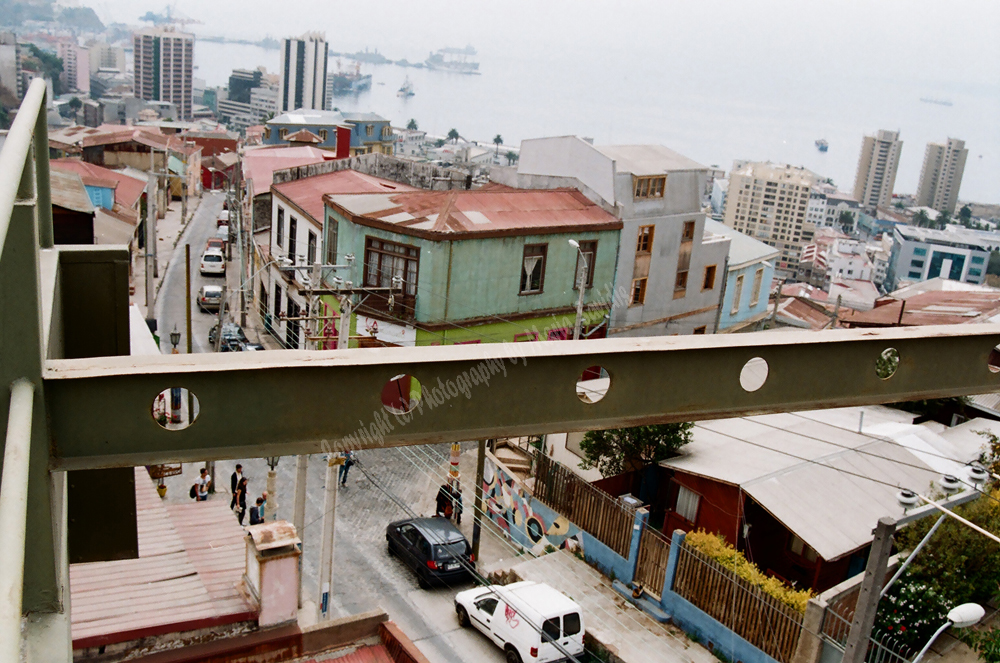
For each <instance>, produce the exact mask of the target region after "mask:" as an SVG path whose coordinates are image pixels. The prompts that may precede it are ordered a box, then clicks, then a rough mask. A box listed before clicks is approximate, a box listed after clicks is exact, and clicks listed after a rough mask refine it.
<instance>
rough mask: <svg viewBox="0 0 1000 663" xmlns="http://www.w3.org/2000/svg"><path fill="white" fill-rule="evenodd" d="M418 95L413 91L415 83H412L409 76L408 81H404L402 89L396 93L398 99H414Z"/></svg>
mask: <svg viewBox="0 0 1000 663" xmlns="http://www.w3.org/2000/svg"><path fill="white" fill-rule="evenodd" d="M414 94H416V93H415V92H414V91H413V83H411V82H410V77H409V76H407V77H406V80H405V81H403V85H402V87H400V88H399V92H397V93H396V96H397V97H412V96H413V95H414Z"/></svg>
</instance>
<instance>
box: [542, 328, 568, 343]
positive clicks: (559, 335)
mask: <svg viewBox="0 0 1000 663" xmlns="http://www.w3.org/2000/svg"><path fill="white" fill-rule="evenodd" d="M572 336H573V332H572V330H571V329H570V328H569V327H560V328H559V329H550V330H549V331H548V333H547V334H546V335H545V340H547V341H565V340H566V339H568V338H571V337H572Z"/></svg>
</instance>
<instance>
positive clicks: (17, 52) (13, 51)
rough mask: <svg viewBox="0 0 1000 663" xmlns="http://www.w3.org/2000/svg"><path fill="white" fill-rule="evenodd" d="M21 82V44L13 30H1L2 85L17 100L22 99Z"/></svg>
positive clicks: (0, 68)
mask: <svg viewBox="0 0 1000 663" xmlns="http://www.w3.org/2000/svg"><path fill="white" fill-rule="evenodd" d="M21 83H22V81H21V46H20V45H19V44H18V43H17V35H15V34H14V33H13V32H0V86H2V87H3V88H5V89H6V90H7V93H8V94H10V95H11V96H12V97H14V100H15V101H20V100H21V94H22V84H21Z"/></svg>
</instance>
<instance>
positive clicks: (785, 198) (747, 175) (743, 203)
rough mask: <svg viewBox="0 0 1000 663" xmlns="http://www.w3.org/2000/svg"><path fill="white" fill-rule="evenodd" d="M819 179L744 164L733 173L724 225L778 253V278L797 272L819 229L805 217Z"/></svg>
mask: <svg viewBox="0 0 1000 663" xmlns="http://www.w3.org/2000/svg"><path fill="white" fill-rule="evenodd" d="M815 181H816V175H815V174H814V173H812V172H811V171H809V170H806V169H805V168H803V167H801V166H790V165H781V164H773V163H758V162H743V163H741V164H734V166H733V170H732V171H730V173H729V193H728V194H727V196H726V212H725V215H724V217H723V222H724V223H725V224H726V225H727V226H729V227H730V228H733V229H735V230H738V231H740V232H742V233H744V234H746V235H749V236H751V237H754V238H756V239H759V240H760V241H762V242H764V243H765V244H768V245H769V246H773V247H775V248H776V249H778V251H779V253H780V255H779V257H778V258H777V265H776V266H775V267H776V271H777V272H778V276H779V277H780V278H787V277H789V276H791V275H792V274H794V273H795V270H796V268H797V267H798V263H799V259H800V257H801V252H802V247H803V246H805V245H806V244H808V243H810V242H811V241H812V239H813V237H814V234H815V231H816V226H815V225H814V224H813V223H810V222H809V219H807V218H806V211H807V209H808V207H809V200H810V198H809V196H810V193H811V191H812V188H813V184H814V183H815Z"/></svg>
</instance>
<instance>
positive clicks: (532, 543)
mask: <svg viewBox="0 0 1000 663" xmlns="http://www.w3.org/2000/svg"><path fill="white" fill-rule="evenodd" d="M483 499H484V500H485V501H486V513H487V514H488V515H489V517H490V519H491V520H493V522H494V523H496V524H497V526H498V527H499V528H500V529H502V530H503V531H504V532H506V533H507V534H508V535H509V536H510V537H511V538H512V539H513V540H514V541H516V542H517V543H519V544H520V545H522V546H524V547H525V548H530V549H531V551H532V552H533V553H535V554H537V555H540V554H544V553H545V552H546V548H548V547H549V546H551V547H552V548H554V549H562V548H565V547H566V546H567V541H571V540H572V541H573V543H575V545H576V547H577V548H578V549H581V550H582V545H581V544H580V540H581V537H580V533H581V532H580V528H579V527H577V526H576V525H574V524H573V523H571V522H570V521H569V520H567V519H566V517H565V516H563V515H560V514H558V513H556V512H555V511H553V510H552V509H550V508H549V507H547V506H545V505H544V504H542V503H541V502H539V501H538V500H536V499H535V498H534V497H532V496H531V494H530V493H529V492H528V490H527V489H526V488H525V487H524V486H523V485H521V483H520V482H519V481H517V480H516V479H514V478H513V477H512V476H510V475H509V474H508V473H507V472H505V471H504V470H503V469H501V468H500V467H498V466H497V464H496V463H495V462H494V460H493V459H492V458H490V457H487V458H486V463H485V466H484V468H483ZM570 545H573V544H570ZM550 551H551V549H550Z"/></svg>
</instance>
